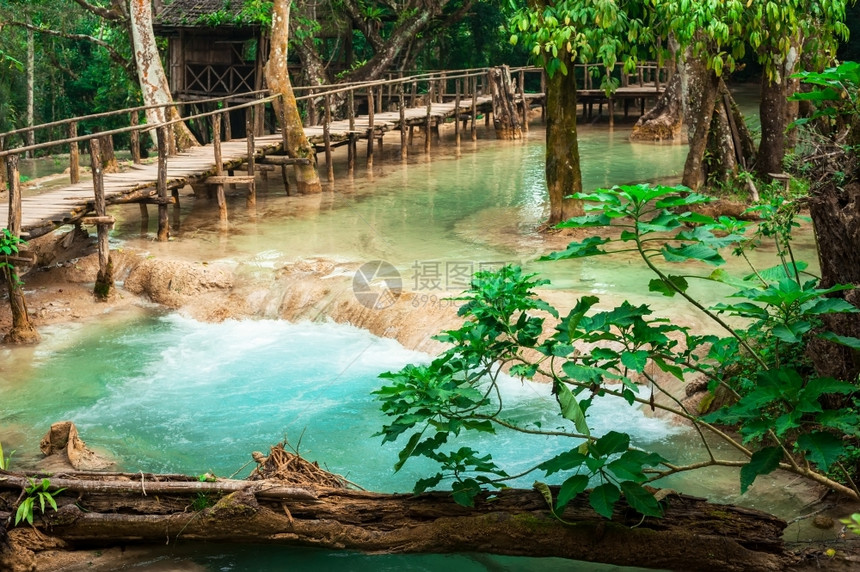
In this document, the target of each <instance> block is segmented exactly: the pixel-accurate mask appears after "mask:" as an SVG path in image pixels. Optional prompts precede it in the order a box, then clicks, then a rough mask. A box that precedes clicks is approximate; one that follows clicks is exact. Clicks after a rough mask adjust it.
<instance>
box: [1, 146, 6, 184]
mask: <svg viewBox="0 0 860 572" xmlns="http://www.w3.org/2000/svg"><path fill="white" fill-rule="evenodd" d="M5 150H6V138H5V137H0V151H5ZM5 190H6V157H0V192H2V191H5Z"/></svg>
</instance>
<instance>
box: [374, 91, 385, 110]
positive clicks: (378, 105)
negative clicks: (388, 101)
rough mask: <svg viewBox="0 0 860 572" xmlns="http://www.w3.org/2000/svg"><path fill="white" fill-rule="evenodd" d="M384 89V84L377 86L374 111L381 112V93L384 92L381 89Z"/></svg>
mask: <svg viewBox="0 0 860 572" xmlns="http://www.w3.org/2000/svg"><path fill="white" fill-rule="evenodd" d="M384 89H385V86H383V85H380V86H379V95H378V97H377V99H376V112H377V113H382V94H383V93H384V91H383V90H384Z"/></svg>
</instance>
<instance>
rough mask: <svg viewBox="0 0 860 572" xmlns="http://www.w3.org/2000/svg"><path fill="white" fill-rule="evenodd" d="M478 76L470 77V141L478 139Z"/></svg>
mask: <svg viewBox="0 0 860 572" xmlns="http://www.w3.org/2000/svg"><path fill="white" fill-rule="evenodd" d="M477 120H478V78H477V77H473V78H472V141H477V140H478V126H477V124H476V123H475V122H476V121H477Z"/></svg>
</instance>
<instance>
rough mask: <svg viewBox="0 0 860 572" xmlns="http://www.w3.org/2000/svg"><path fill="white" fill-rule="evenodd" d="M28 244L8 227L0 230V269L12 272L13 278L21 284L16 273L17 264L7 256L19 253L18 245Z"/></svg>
mask: <svg viewBox="0 0 860 572" xmlns="http://www.w3.org/2000/svg"><path fill="white" fill-rule="evenodd" d="M25 244H27V243H26V241H24V240H22V239H21V238H20V237H17V236H15V235H14V234H12V232H11V231H10V230H9V229H8V228H4V229H3V230H2V231H0V271H5V272H11V273H12V279H13V280H14V281H15V282H16V283H17V284H20V283H21V281H20V280H19V279H18V275H17V274H16V273H15V265H14V264H12V263H11V262H9V259H8V258H7V257H9V256H13V255H15V254H18V247H19V246H22V245H25Z"/></svg>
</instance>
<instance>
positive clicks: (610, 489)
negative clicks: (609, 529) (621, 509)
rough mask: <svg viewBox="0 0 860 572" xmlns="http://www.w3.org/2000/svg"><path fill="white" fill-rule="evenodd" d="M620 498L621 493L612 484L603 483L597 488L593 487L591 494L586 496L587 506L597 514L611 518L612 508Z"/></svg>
mask: <svg viewBox="0 0 860 572" xmlns="http://www.w3.org/2000/svg"><path fill="white" fill-rule="evenodd" d="M620 498H621V491H619V490H618V487H616V486H615V485H613V484H612V483H603V484H602V485H600V486H598V487H594V489H593V490H592V491H591V494H590V495H588V504H590V505H591V508H593V509H594V510H595V511H596V512H597V514H599V515H601V516H603V517H605V518H609V519H611V518H612V507H613V506H615V503H616V502H618V499H620Z"/></svg>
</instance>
